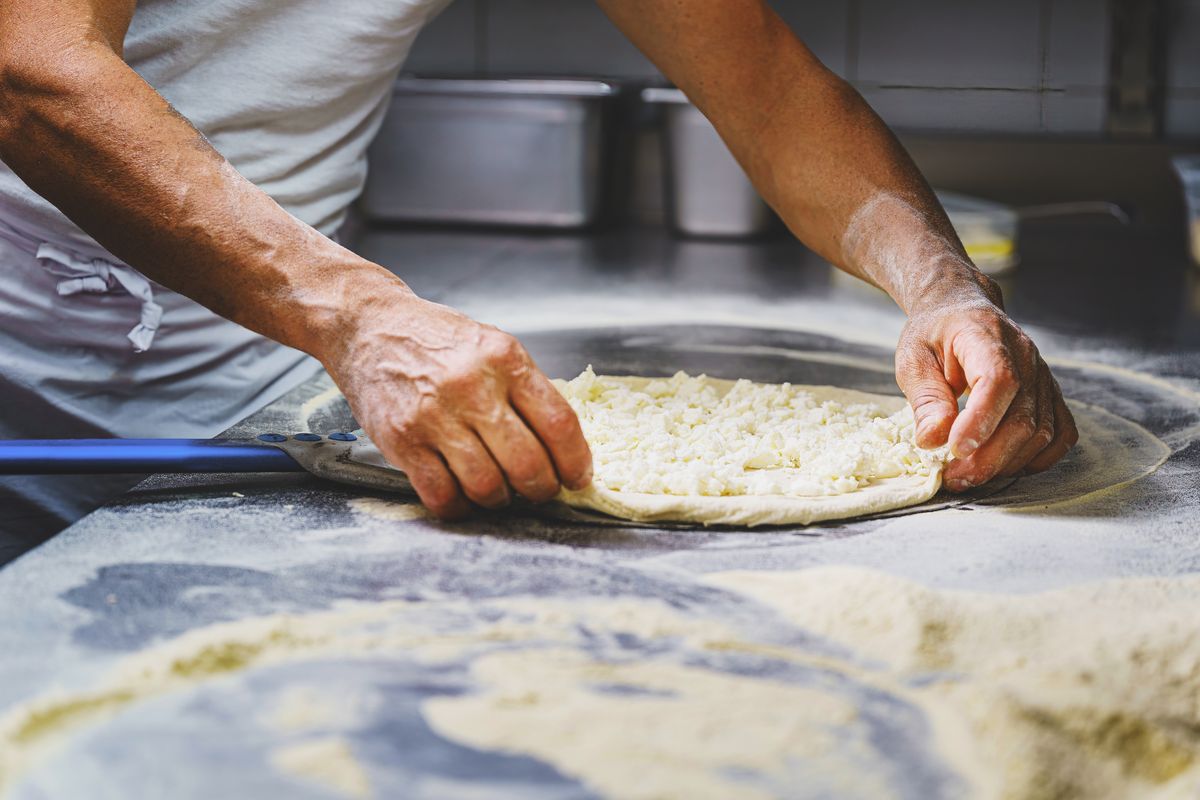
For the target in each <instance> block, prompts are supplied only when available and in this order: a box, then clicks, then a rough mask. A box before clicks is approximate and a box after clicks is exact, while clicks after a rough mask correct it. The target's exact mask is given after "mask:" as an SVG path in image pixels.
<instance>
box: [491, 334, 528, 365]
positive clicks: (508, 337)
mask: <svg viewBox="0 0 1200 800" xmlns="http://www.w3.org/2000/svg"><path fill="white" fill-rule="evenodd" d="M480 350H481V351H482V353H483V356H484V358H485V359H487V361H488V362H489V363H492V364H498V365H501V366H506V367H510V368H512V367H517V366H520V365H521V364H522V363H523V362H524V361H525V357H526V356H525V348H524V347H522V346H521V343H520V342H519V341H517V337H515V336H513V335H512V334H508V333H505V332H504V331H501V330H494V331H490V332H488V333H487V334H485V335H484V337H483V340H482V342H481V343H480Z"/></svg>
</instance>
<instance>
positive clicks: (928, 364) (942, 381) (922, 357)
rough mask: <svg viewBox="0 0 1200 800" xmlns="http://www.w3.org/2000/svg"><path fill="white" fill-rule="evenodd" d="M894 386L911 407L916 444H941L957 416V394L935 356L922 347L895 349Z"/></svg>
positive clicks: (922, 445) (923, 445)
mask: <svg viewBox="0 0 1200 800" xmlns="http://www.w3.org/2000/svg"><path fill="white" fill-rule="evenodd" d="M896 383H897V384H898V385H899V386H900V391H902V392H904V396H905V397H907V398H908V402H909V405H911V406H912V410H913V418H914V419H915V420H916V430H917V434H916V440H917V445H918V446H919V447H927V448H928V447H941V446H942V445H944V444H945V443H946V439H947V438H948V437H949V435H950V427H951V425H953V424H954V418H955V417H956V416H958V395H957V394H956V393H955V392H954V389H953V388H951V386H950V384H949V383H948V382H947V381H946V377H945V374H944V373H943V371H942V365H941V363H940V362H939V361H938V358H937V355H936V354H935V353H934V352H933V351H932V350H930V349H929V348H927V347H924V346H922V345H916V346H914V347H907V348H904V349H902V350H897V351H896Z"/></svg>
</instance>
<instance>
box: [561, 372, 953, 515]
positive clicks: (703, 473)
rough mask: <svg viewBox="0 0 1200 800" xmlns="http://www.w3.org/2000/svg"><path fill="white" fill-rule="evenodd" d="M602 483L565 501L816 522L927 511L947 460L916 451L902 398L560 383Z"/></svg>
mask: <svg viewBox="0 0 1200 800" xmlns="http://www.w3.org/2000/svg"><path fill="white" fill-rule="evenodd" d="M555 385H556V386H557V387H558V389H559V391H560V392H562V394H563V395H564V396H565V397H566V398H567V400H568V402H570V404H571V407H572V408H574V409H575V412H576V413H577V414H578V415H579V420H580V423H581V424H582V426H583V432H584V436H585V437H586V438H587V440H588V444H589V445H590V446H591V448H592V456H593V460H594V466H595V479H594V480H593V482H592V485H591V486H590V487H588V488H587V489H585V490H583V491H579V492H573V491H569V490H563V492H562V493H561V494H560V496H559V499H560V500H562V501H564V502H566V503H568V504H569V505H572V506H576V507H580V508H589V509H594V510H597V511H602V512H604V513H606V514H611V515H612V516H615V517H623V518H626V519H631V520H639V521H648V520H672V521H679V522H701V523H704V524H721V525H784V524H805V525H806V524H808V523H810V522H817V521H819V520H827V519H839V518H845V517H854V516H859V515H862V514H871V513H876V512H880V511H888V510H891V509H896V508H903V507H904V506H910V505H915V504H917V503H921V502H924V501H925V500H928V499H929V498H930V497H932V496H933V495H934V494H936V493H937V490H938V488H939V487H940V486H941V477H942V466H943V464H944V463H945V460H946V458H947V455H946V452H945V450H944V449H942V450H923V449H921V448H919V447H917V445H916V442H915V441H914V432H915V425H914V422H913V415H912V410H911V409H910V408H909V406H908V404H907V403H906V402H905V401H904V399H903V398H901V397H891V396H887V395H878V394H868V393H866V392H859V391H854V390H852V389H839V388H835V387H831V386H797V385H792V384H788V383H784V384H761V383H753V382H751V381H748V380H739V381H729V380H721V379H719V378H710V377H708V376H706V375H700V376H696V377H693V376H690V375H688V374H686V373H683V372H677V373H676V374H675V375H674V376H672V377H670V378H639V377H631V376H620V377H612V376H605V375H596V374H595V373H594V372H593V371H592V369H591V367H588V369H587V370H585V371H584V372H583V373H582V374H581V375H579V377H577V378H574V379H572V380H570V381H562V380H558V381H555Z"/></svg>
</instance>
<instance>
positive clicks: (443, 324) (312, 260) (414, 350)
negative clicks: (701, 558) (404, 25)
mask: <svg viewBox="0 0 1200 800" xmlns="http://www.w3.org/2000/svg"><path fill="white" fill-rule="evenodd" d="M135 5H136V0H4V2H3V3H2V4H0V159H3V160H4V162H5V163H6V164H8V165H9V166H10V167H11V168H12V169H13V170H14V171H15V172H16V173H17V174H18V175H20V177H21V178H22V179H23V180H24V181H25V182H26V183H27V184H28V185H29V186H30V187H31V188H32V189H34V191H36V192H38V193H39V194H41V195H42V196H43V197H45V198H46V199H48V200H49V201H50V202H52V203H54V204H55V205H56V206H57V207H58V208H59V209H61V210H62V211H63V212H64V213H65V214H66V215H67V216H68V217H70V218H71V219H72V220H73V221H74V222H75V223H76V224H78V225H79V226H80V227H82V228H83V229H84V230H85V231H87V232H88V233H89V234H91V235H92V236H93V237H94V238H95V239H96V240H97V241H98V242H100V243H101V244H102V245H104V246H105V247H106V248H107V249H108V250H109V251H111V252H112V253H114V254H115V255H117V256H119V257H120V258H121V259H123V260H124V261H126V262H127V263H129V264H130V265H131V266H133V267H136V268H137V269H139V270H140V271H142V272H143V273H144V274H146V275H147V276H149V277H150V278H152V279H154V280H156V281H158V282H159V283H162V284H163V285H166V286H168V287H171V288H172V289H175V290H177V291H179V292H181V293H183V294H185V295H187V296H188V297H191V298H192V299H194V300H196V301H198V302H200V303H202V304H204V305H205V306H207V307H208V308H210V309H212V310H213V311H215V312H216V313H218V314H220V315H221V316H224V317H226V318H228V319H231V320H233V321H235V322H238V323H240V324H242V325H244V326H246V327H248V328H250V329H252V330H255V331H258V332H259V333H262V334H264V335H266V336H269V337H271V338H273V339H275V340H277V341H279V342H282V343H284V344H287V345H290V346H293V347H296V348H299V349H301V350H304V351H306V352H308V353H310V354H312V355H314V356H316V357H317V358H319V359H320V360H321V361H322V362H323V363H324V364H325V366H326V367H327V368H328V369H329V371H330V373H331V374H332V375H333V376H334V378H335V380H336V381H337V382H338V385H339V386H341V387H342V389H343V390H344V391H345V393H346V396H347V398H348V399H349V400H350V403H351V406H352V408H353V410H354V412H355V416H356V418H357V419H358V421H359V422H360V423H361V424H362V425H363V426H364V428H366V430H367V432H368V433H369V434H370V435H371V436H372V438H373V439H374V440H375V441H376V442H377V443H378V444H379V446H380V448H381V449H382V450H383V452H384V454H385V455H387V456H388V458H389V460H391V461H392V462H393V463H395V464H396V465H397V466H399V467H401V468H402V469H404V470H405V471H406V472H407V473H408V475H409V477H410V478H411V480H412V482H413V484H414V486H415V487H416V488H417V490H418V492H419V493H420V495H421V498H422V499H423V500H424V501H425V502H426V503H427V504H428V505H429V506H430V507H431V508H433V509H434V510H435V511H436V512H438V513H440V514H443V515H446V516H455V515H460V514H462V513H464V512H465V511H466V510H467V504H466V499H465V498H469V499H470V500H473V501H475V502H477V503H479V504H482V505H489V506H494V505H500V504H502V503H504V502H507V499H508V496H509V486H510V485H511V487H512V488H513V489H515V490H516V491H517V492H519V493H521V494H523V495H526V496H527V497H530V498H531V499H536V500H544V499H547V498H549V497H551V496H553V495H554V494H555V493H556V492H557V491H558V488H559V481H560V476H561V480H562V481H563V482H565V483H567V484H568V485H569V486H572V487H580V486H582V485H585V484H586V483H587V481H588V479H589V477H590V470H591V459H590V454H589V453H588V450H587V444H586V442H585V441H584V439H583V434H582V432H581V430H580V428H579V424H578V421H577V420H576V418H575V415H574V414H573V413H572V412H571V409H570V406H569V405H567V403H566V402H565V400H563V398H562V397H561V396H559V394H558V392H557V391H555V389H554V387H553V386H552V385H550V383H549V381H548V380H547V379H546V378H545V376H543V375H542V374H541V372H539V371H538V369H537V368H536V366H534V364H533V362H532V360H531V359H530V358H529V356H528V354H526V353H525V351H524V349H523V348H522V347H521V346H520V345H519V344H518V343H517V342H516V340H515V339H513V338H512V337H511V336H508V335H507V334H504V333H501V332H500V331H498V330H496V329H495V328H491V327H489V326H483V325H479V324H478V323H475V322H473V321H472V320H470V319H468V318H466V317H464V316H463V315H461V314H458V313H457V312H455V311H453V310H451V309H449V308H446V307H444V306H440V305H437V304H434V303H428V302H426V301H423V300H421V299H419V298H417V297H416V296H415V295H414V294H413V293H412V292H411V291H410V290H409V288H408V287H407V286H406V285H405V284H404V282H403V281H401V280H400V279H399V278H397V277H395V276H394V275H392V274H391V273H389V272H388V271H387V270H385V269H383V268H382V267H379V266H377V265H375V264H372V263H370V262H367V261H365V260H363V259H362V258H359V257H358V256H356V255H355V254H353V253H351V252H350V251H348V250H346V249H344V248H342V247H339V246H338V245H336V244H334V243H333V242H332V241H330V240H329V239H327V238H325V237H324V236H321V235H320V234H319V233H318V232H317V231H315V230H313V229H312V228H310V227H309V226H307V225H305V224H303V223H302V222H300V221H298V220H297V219H295V218H294V217H292V216H291V215H289V214H288V213H287V212H285V211H284V210H283V209H282V208H280V207H279V206H278V205H277V204H276V203H275V202H274V201H273V200H272V199H271V198H270V197H268V196H267V195H266V194H264V193H263V192H262V191H260V190H259V189H258V188H257V187H255V186H254V185H253V184H251V183H250V182H249V181H247V180H246V179H245V178H243V177H242V176H241V175H239V174H238V172H237V171H236V170H235V169H234V168H233V167H232V166H231V165H230V164H229V163H228V162H227V161H225V159H224V158H222V157H221V155H220V154H219V153H217V152H216V151H215V150H214V149H213V148H212V147H211V146H210V145H209V143H208V142H207V141H206V140H205V138H204V137H203V136H202V135H201V134H200V133H199V132H198V131H197V130H196V129H195V128H193V127H192V125H191V124H190V123H189V122H188V121H187V120H186V119H184V118H183V117H182V116H180V115H179V114H178V113H177V112H176V111H175V110H174V109H173V108H171V106H170V105H169V104H168V103H167V102H166V101H165V100H164V99H163V98H162V97H161V96H160V95H159V94H158V93H157V92H155V91H154V89H153V88H151V87H150V86H149V85H148V84H146V83H145V82H144V81H143V80H142V79H141V78H140V77H139V76H138V75H137V74H136V73H135V72H134V71H133V70H132V69H130V68H129V67H128V65H126V64H125V63H124V61H123V60H122V43H123V40H124V37H125V33H126V30H127V29H128V26H129V22H130V20H131V18H132V15H133V12H134V9H135ZM297 79H298V80H302V79H303V77H302V76H298V77H297ZM464 494H465V498H464Z"/></svg>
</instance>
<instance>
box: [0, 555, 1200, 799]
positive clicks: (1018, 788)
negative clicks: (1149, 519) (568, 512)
mask: <svg viewBox="0 0 1200 800" xmlns="http://www.w3.org/2000/svg"><path fill="white" fill-rule="evenodd" d="M704 580H705V583H706V584H707V588H708V589H709V590H712V589H718V590H720V591H713V592H712V595H713V596H712V597H711V598H710V602H711V606H705V607H704V608H701V607H699V606H696V605H694V604H690V603H689V604H686V605H685V606H679V605H675V604H672V603H667V602H665V601H663V600H659V599H654V598H650V597H604V598H567V597H534V596H516V597H509V598H492V599H481V600H473V601H465V600H456V599H450V598H444V599H433V600H428V601H411V602H410V601H388V602H379V603H347V604H345V605H342V606H340V607H338V608H335V609H332V610H329V611H323V612H315V613H309V614H297V615H276V616H268V617H262V618H258V619H250V620H244V621H239V622H233V623H222V624H218V625H213V626H209V627H207V628H202V629H198V630H195V631H191V632H189V633H187V634H184V635H182V636H180V637H179V638H177V639H175V640H173V641H170V642H165V643H163V644H159V645H154V646H152V647H150V648H147V649H146V650H144V651H142V652H140V653H137V654H135V655H131V656H129V657H128V658H127V659H125V660H124V661H122V662H121V663H120V664H119V665H118V668H117V669H116V670H114V671H113V673H112V674H111V675H110V677H109V679H108V680H107V681H105V682H102V683H101V684H99V685H96V686H94V687H92V688H91V689H88V690H84V691H81V692H75V693H66V692H62V691H56V692H52V693H49V694H47V695H45V696H42V697H39V698H33V699H32V700H30V701H29V702H28V703H25V704H23V705H21V706H17V707H13V708H10V709H8V710H7V711H6V712H5V713H4V714H3V716H0V794H4V790H5V789H9V790H12V789H17V786H18V784H20V782H21V781H22V778H24V777H26V776H29V777H36V774H37V772H38V770H39V768H40V769H42V770H45V771H47V772H52V773H54V774H60V772H61V770H62V769H65V768H66V767H65V766H64V764H63V763H62V762H61V761H58V760H55V758H54V755H55V751H57V750H59V749H60V748H62V747H63V746H64V745H65V744H66V743H67V741H68V740H69V739H70V738H71V737H72V736H74V735H76V734H79V733H82V732H83V731H84V730H86V729H87V728H90V727H93V726H98V725H102V724H104V723H105V722H106V721H108V720H111V719H113V718H114V717H116V716H118V715H122V714H133V713H137V708H138V706H141V705H142V704H148V705H151V704H149V703H148V701H151V700H153V699H155V698H160V697H163V696H165V695H168V694H174V693H180V692H189V691H192V690H194V689H196V688H197V687H199V686H202V685H207V686H208V687H209V691H220V690H222V688H223V689H224V690H225V691H235V692H241V691H244V688H243V687H244V686H245V684H242V683H239V682H238V681H236V680H234V679H235V678H236V677H237V676H238V675H239V674H253V673H255V672H257V671H258V670H261V669H263V668H269V667H271V666H272V665H278V664H281V663H286V662H291V663H293V664H296V665H297V666H295V667H294V668H292V669H290V670H289V672H288V674H290V675H293V676H295V677H294V679H295V680H297V681H298V686H299V687H301V688H298V689H296V690H295V691H290V690H286V687H284V690H283V691H282V693H281V695H280V696H281V697H282V699H283V702H282V703H281V704H280V706H279V707H277V708H273V709H272V710H271V711H270V713H269V714H267V715H266V717H265V718H264V725H265V728H264V729H263V730H262V731H259V730H256V731H255V732H254V733H253V736H254V737H256V739H255V740H256V741H257V738H258V737H261V736H265V735H268V731H270V732H271V733H270V735H272V736H273V737H277V738H276V739H273V741H278V740H281V741H280V745H281V746H277V747H276V748H274V750H273V751H272V754H271V756H270V764H269V765H264V767H265V768H273V769H274V770H275V772H276V773H277V776H278V779H279V780H300V781H304V782H306V783H308V784H310V785H317V786H322V787H324V788H326V789H328V790H331V791H336V792H337V793H340V794H342V795H344V796H348V797H355V796H364V795H368V794H370V787H371V785H372V780H371V775H372V773H373V772H375V771H379V774H380V775H383V774H385V773H386V772H387V771H389V770H391V769H394V768H395V766H396V765H395V764H393V763H392V761H391V759H393V758H394V754H392V753H391V751H390V750H388V751H384V752H386V753H387V756H386V759H385V760H383V761H380V760H377V759H374V760H373V759H372V757H371V755H370V754H371V749H370V748H366V749H363V750H361V751H360V752H357V755H356V748H355V747H352V746H351V744H350V743H351V742H357V741H360V738H361V732H362V731H367V732H370V731H375V732H378V731H379V730H383V729H387V725H388V720H389V716H388V715H389V714H390V713H394V711H395V710H394V709H391V707H390V706H389V705H388V704H386V703H366V704H359V707H357V711H356V712H355V713H354V714H351V715H349V716H345V715H343V714H341V713H336V710H331V709H330V708H329V700H328V698H326V697H324V696H323V695H324V692H325V691H326V689H325V687H323V686H321V691H320V692H316V690H315V689H314V688H313V687H316V686H318V685H319V684H317V683H315V682H314V680H315V679H316V678H317V676H327V675H328V674H329V673H328V669H329V665H330V663H331V660H338V661H341V660H351V659H369V660H371V661H379V660H382V659H395V660H396V664H397V666H398V667H401V668H400V669H398V670H397V671H396V673H395V674H407V675H410V676H414V677H413V678H412V679H413V680H416V681H417V682H418V685H422V684H423V683H424V680H425V679H424V677H422V673H414V672H413V669H414V667H415V666H417V665H424V667H425V668H427V669H428V670H429V674H439V675H446V674H453V673H460V672H461V673H469V678H468V679H467V683H466V685H464V686H463V691H461V692H459V691H454V692H449V693H447V692H445V691H434V692H432V693H431V694H430V695H428V696H425V697H424V698H423V699H422V701H421V706H420V713H421V716H422V717H423V719H424V721H425V723H426V724H428V725H429V727H430V728H431V729H432V730H433V731H435V732H436V734H437V735H438V736H440V737H441V738H442V739H445V740H448V741H450V742H454V743H456V744H458V745H461V746H465V747H468V748H474V749H476V750H480V751H491V752H499V753H504V754H508V755H516V756H525V757H529V758H533V759H536V760H537V761H540V762H543V763H545V764H549V765H552V766H553V767H554V768H555V769H556V770H558V772H560V773H561V774H562V775H565V776H568V777H570V778H571V779H574V780H577V781H579V782H580V783H581V784H583V785H584V786H585V787H587V788H589V789H591V790H593V791H595V792H598V793H600V794H602V795H605V796H614V797H623V798H646V799H647V800H649V799H650V798H675V797H679V798H684V797H686V798H689V800H695V799H697V798H709V797H711V798H723V797H731V796H737V797H746V798H763V800H769V798H773V797H780V796H787V797H795V796H813V797H816V796H836V797H844V798H887V797H902V796H910V797H911V796H927V797H956V798H957V797H970V798H979V800H1001V799H1002V798H1031V799H1032V800H1040V799H1041V798H1098V799H1100V800H1108V799H1109V798H1111V799H1112V800H1117V798H1128V797H1139V798H1194V797H1196V796H1198V794H1200V636H1198V635H1197V634H1198V633H1200V622H1197V620H1200V576H1198V577H1186V578H1176V579H1148V578H1147V579H1131V580H1120V581H1110V582H1106V583H1100V584H1094V585H1086V586H1078V587H1072V588H1069V589H1064V590H1059V591H1054V592H1045V593H1040V594H1033V595H1018V596H1013V595H987V594H977V593H968V592H950V591H939V590H934V589H929V588H927V587H924V586H921V585H919V584H916V583H913V582H910V581H907V580H904V579H900V578H896V577H893V576H890V575H886V574H883V573H880V572H876V571H872V570H865V569H860V568H850V567H820V568H813V569H809V570H801V571H795V572H726V573H717V574H712V575H708V576H706V577H705V579H704ZM697 588H702V587H697ZM729 609H740V610H736V613H735V614H734V615H733V616H730V615H729V614H727V613H725V612H726V611H727V610H729ZM304 662H311V663H312V664H313V666H314V668H315V670H316V671H315V672H313V673H312V674H308V675H306V673H305V672H304V670H303V668H302V667H301V666H300V664H302V663H304ZM274 674H275V675H278V674H279V673H278V672H276V673H274ZM388 674H389V676H390V675H391V674H392V673H390V672H389V673H388ZM389 680H392V678H391V677H389ZM430 685H437V682H436V681H435V682H432V683H430ZM314 692H316V694H315V695H314ZM239 696H241V695H239ZM297 704H302V705H309V704H311V705H313V706H314V707H313V708H311V709H297V708H294V706H295V705H297ZM199 713H203V712H202V711H200V712H199ZM260 713H261V711H260ZM151 719H153V717H151ZM146 730H147V733H146V735H147V736H151V737H152V736H153V735H154V729H153V728H147V729H146ZM888 731H890V732H888ZM881 732H884V733H881ZM131 746H150V745H149V744H145V745H138V744H131ZM456 757H463V754H462V753H461V752H459V753H458V754H456ZM414 766H415V765H414V764H406V765H405V767H406V768H408V769H411V768H413V767H414ZM31 772H32V773H34V774H33V775H30V773H31ZM267 779H268V778H267V777H264V780H267ZM486 779H487V778H486V776H481V780H486ZM922 781H923V782H922ZM489 786H490V784H489ZM800 789H803V791H800ZM484 793H485V794H486V793H487V792H486V791H485V792H484ZM15 794H17V795H19V796H25V795H23V794H21V793H20V789H17V791H16V792H15Z"/></svg>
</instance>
